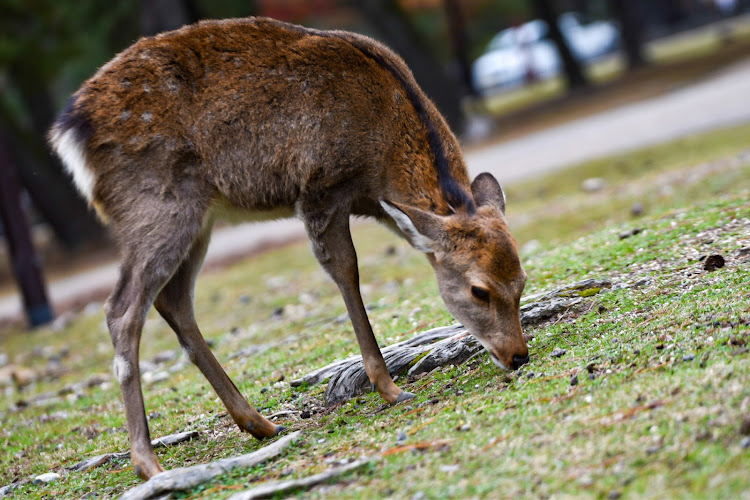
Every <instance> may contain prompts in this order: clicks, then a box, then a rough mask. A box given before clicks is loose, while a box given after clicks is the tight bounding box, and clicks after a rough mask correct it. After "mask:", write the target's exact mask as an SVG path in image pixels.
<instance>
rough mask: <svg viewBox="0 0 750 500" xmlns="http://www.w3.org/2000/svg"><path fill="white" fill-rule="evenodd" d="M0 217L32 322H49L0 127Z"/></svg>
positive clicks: (13, 169) (36, 260)
mask: <svg viewBox="0 0 750 500" xmlns="http://www.w3.org/2000/svg"><path fill="white" fill-rule="evenodd" d="M0 220H2V222H3V227H4V228H5V233H6V234H5V235H6V238H5V239H6V241H7V243H8V249H9V250H10V257H11V261H12V267H13V274H14V275H15V276H16V281H17V282H18V285H19V288H20V289H21V296H22V298H23V305H24V309H25V310H26V316H27V318H28V321H29V324H30V325H31V326H32V327H33V326H39V325H43V324H45V323H49V322H50V321H52V319H53V314H52V307H50V305H49V301H48V300H47V290H46V287H45V284H44V279H43V277H42V272H41V267H40V265H39V258H38V257H37V254H36V251H35V249H34V245H33V244H32V243H31V234H30V232H29V224H28V221H27V218H26V214H25V213H24V211H23V208H22V206H21V186H20V184H19V182H18V175H17V170H16V166H15V165H14V164H13V160H12V158H11V157H10V153H9V150H8V147H7V141H6V140H5V137H4V134H3V130H2V128H0Z"/></svg>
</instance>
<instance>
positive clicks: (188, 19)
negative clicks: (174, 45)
mask: <svg viewBox="0 0 750 500" xmlns="http://www.w3.org/2000/svg"><path fill="white" fill-rule="evenodd" d="M140 14H141V16H140V20H141V33H142V34H144V35H156V34H157V33H161V32H163V31H170V30H175V29H177V28H181V27H182V26H185V25H186V24H191V23H194V22H196V21H198V19H199V17H200V16H199V13H198V9H197V6H196V5H195V2H193V1H192V0H141V2H140Z"/></svg>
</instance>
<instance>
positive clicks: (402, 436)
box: [396, 431, 407, 444]
mask: <svg viewBox="0 0 750 500" xmlns="http://www.w3.org/2000/svg"><path fill="white" fill-rule="evenodd" d="M406 438H407V436H406V433H405V432H404V431H399V433H398V435H397V436H396V444H401V443H403V442H404V441H406Z"/></svg>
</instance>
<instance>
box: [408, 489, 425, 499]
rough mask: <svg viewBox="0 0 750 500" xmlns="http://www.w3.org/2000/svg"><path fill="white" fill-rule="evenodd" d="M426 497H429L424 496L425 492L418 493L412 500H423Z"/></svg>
mask: <svg viewBox="0 0 750 500" xmlns="http://www.w3.org/2000/svg"><path fill="white" fill-rule="evenodd" d="M426 496H427V495H425V494H424V491H418V492H416V493H414V494H413V495H412V497H411V500H422V499H423V498H425V497H426Z"/></svg>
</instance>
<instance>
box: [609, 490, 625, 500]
mask: <svg viewBox="0 0 750 500" xmlns="http://www.w3.org/2000/svg"><path fill="white" fill-rule="evenodd" d="M621 496H622V493H620V492H619V491H617V490H612V491H610V492H609V495H607V498H608V499H609V500H617V499H618V498H620V497H621Z"/></svg>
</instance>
